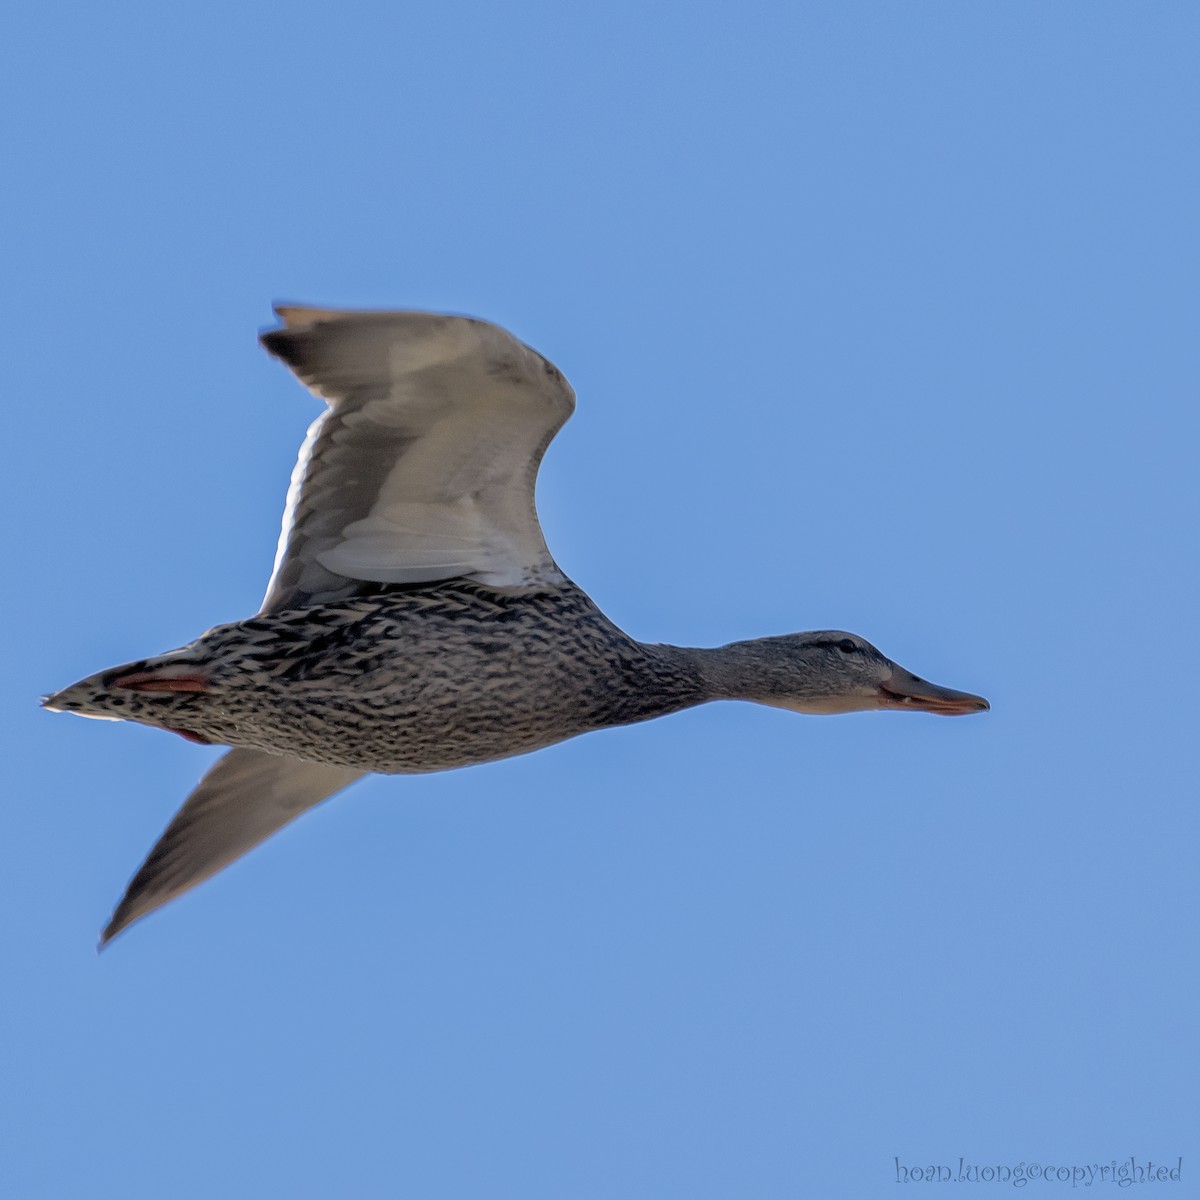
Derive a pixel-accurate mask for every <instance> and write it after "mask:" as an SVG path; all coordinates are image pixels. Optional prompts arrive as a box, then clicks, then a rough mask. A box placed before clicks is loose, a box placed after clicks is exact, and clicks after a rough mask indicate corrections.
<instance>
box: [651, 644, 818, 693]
mask: <svg viewBox="0 0 1200 1200" xmlns="http://www.w3.org/2000/svg"><path fill="white" fill-rule="evenodd" d="M645 649H646V650H647V651H649V652H650V653H651V654H652V656H653V659H654V660H656V661H657V662H658V663H661V664H662V666H663V667H664V668H666V669H667V670H668V671H669V672H670V674H671V675H672V676H673V677H674V678H676V679H678V680H679V681H680V682H681V684H682V688H681V692H682V694H684V695H687V696H688V697H690V698H689V699H688V700H687V701H685V703H684V704H681V705H679V707H685V706H687V705H690V704H704V703H706V702H707V701H709V700H756V701H758V702H759V703H762V704H773V703H775V702H776V701H777V697H778V696H780V695H782V694H787V693H789V692H791V691H792V690H794V688H795V686H796V679H795V674H794V672H793V671H785V670H784V669H782V668H781V666H780V664H779V662H778V659H777V658H775V657H773V656H772V655H771V654H770V653H769V651H768V649H767V647H766V643H765V640H764V639H759V640H755V641H749V642H731V643H730V644H729V645H728V646H715V647H712V648H705V647H702V646H670V645H658V646H646V647H645Z"/></svg>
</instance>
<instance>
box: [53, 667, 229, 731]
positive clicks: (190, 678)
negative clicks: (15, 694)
mask: <svg viewBox="0 0 1200 1200" xmlns="http://www.w3.org/2000/svg"><path fill="white" fill-rule="evenodd" d="M208 691H209V675H208V671H207V670H206V669H205V667H204V665H203V664H202V663H201V662H200V661H199V660H198V659H197V658H196V656H195V655H194V654H193V653H192V652H191V649H190V647H188V648H184V649H182V650H173V651H171V653H169V654H160V655H157V656H156V657H154V658H143V659H138V660H137V661H136V662H130V663H125V664H124V665H122V666H119V667H109V668H108V670H106V671H100V672H98V673H97V674H95V675H89V676H88V677H87V678H86V679H81V680H79V682H78V683H73V684H71V686H70V687H65V688H63V689H62V690H61V691H58V692H55V693H53V695H50V696H43V697H42V707H43V708H48V709H50V711H51V712H72V713H76V714H78V715H79V716H81V717H94V718H97V719H98V720H101V721H137V722H139V723H140V724H142V725H154V726H156V727H158V728H159V729H170V730H172V731H173V732H175V733H181V734H183V735H184V736H185V737H191V738H192V740H195V741H205V740H207V739H205V738H202V737H200V736H199V735H198V734H197V735H192V734H189V732H188V724H189V722H188V719H187V718H188V715H189V713H190V712H191V711H192V710H193V709H195V708H196V706H197V703H198V702H202V698H203V696H204V694H205V693H206V692H208Z"/></svg>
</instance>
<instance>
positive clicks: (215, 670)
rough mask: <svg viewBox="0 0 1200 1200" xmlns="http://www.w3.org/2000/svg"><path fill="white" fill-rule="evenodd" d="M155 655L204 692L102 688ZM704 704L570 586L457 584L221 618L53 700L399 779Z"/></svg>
mask: <svg viewBox="0 0 1200 1200" xmlns="http://www.w3.org/2000/svg"><path fill="white" fill-rule="evenodd" d="M156 663H157V664H160V665H161V667H162V668H163V669H164V670H165V671H166V672H167V673H168V674H169V673H170V672H178V671H193V670H203V671H205V672H206V673H207V675H208V679H209V686H208V688H207V690H206V691H204V692H170V691H135V690H114V689H113V688H112V687H111V686H109V684H108V681H109V680H111V679H113V678H114V677H116V678H119V677H121V676H123V675H128V674H131V673H133V672H137V671H143V670H145V669H146V668H147V666H149V667H151V668H152V669H153V666H154V664H156ZM707 698H709V697H708V691H707V689H706V686H705V682H704V680H703V679H702V677H701V675H700V672H699V670H698V669H697V667H696V665H695V664H694V663H692V662H691V661H690V660H689V659H688V657H687V655H686V653H684V652H681V651H679V650H678V649H677V648H676V647H669V646H649V645H644V644H642V643H641V642H637V641H635V640H634V639H633V638H631V637H629V636H628V635H627V634H625V633H623V632H622V631H621V630H620V629H618V628H617V627H616V626H615V625H614V624H613V623H612V622H611V621H609V620H608V618H607V617H605V616H604V614H603V613H602V612H601V611H600V610H599V609H598V608H597V607H596V606H595V605H594V604H593V603H592V601H591V600H590V599H589V598H588V597H587V596H586V595H585V594H584V593H583V592H582V591H580V589H579V588H577V587H575V586H574V585H573V584H570V583H567V584H564V585H562V586H560V587H558V588H554V589H551V590H546V591H540V592H526V593H511V592H510V593H507V594H506V593H503V592H498V591H495V590H492V589H489V588H486V587H484V586H482V585H479V584H471V583H465V582H457V583H448V584H440V585H437V586H432V587H393V588H387V587H384V588H379V589H376V590H374V591H373V593H372V594H369V595H366V596H360V597H356V598H353V599H349V600H344V601H340V602H336V603H328V604H318V605H315V606H313V607H311V608H305V609H289V610H285V611H283V612H279V613H267V614H263V615H261V616H258V617H253V618H251V619H250V620H247V621H237V622H234V623H232V624H229V625H219V626H217V627H216V628H215V629H211V630H209V631H208V632H207V633H206V634H204V636H203V637H201V638H199V639H197V640H196V641H195V642H193V643H192V644H191V645H190V646H187V647H184V648H183V649H181V650H179V651H175V652H173V653H172V654H170V655H167V656H159V657H158V658H156V659H153V660H147V661H144V662H135V663H128V664H126V665H125V666H123V667H117V668H114V669H112V670H109V671H105V672H104V673H103V674H101V675H98V676H93V677H92V679H91V680H90V681H84V682H83V683H81V684H77V685H76V686H75V687H74V688H73V689H71V694H70V695H69V696H67V695H64V696H63V697H62V698H61V699H60V701H59V705H58V706H59V707H61V708H62V709H64V710H65V711H74V712H82V713H85V714H87V715H92V716H102V715H103V716H114V717H120V718H122V719H126V720H132V721H138V722H141V723H142V724H146V725H155V726H158V727H160V728H165V729H171V730H175V731H183V732H186V733H189V734H191V735H193V736H197V737H199V738H202V739H203V740H205V741H209V742H219V743H222V744H227V745H236V746H242V747H245V748H248V749H253V750H264V751H267V752H268V753H271V754H289V755H293V756H295V757H297V758H303V759H307V760H309V761H313V762H322V763H329V764H333V765H337V766H346V767H357V768H360V769H361V770H364V771H376V772H380V773H383V774H393V773H408V772H420V771H444V770H448V769H450V768H452V767H463V766H468V765H471V764H474V763H483V762H490V761H492V760H493V759H498V758H506V757H508V756H510V755H514V754H525V753H528V752H529V751H531V750H539V749H541V748H542V747H543V746H549V745H551V744H553V743H554V742H558V741H562V740H563V739H564V738H569V737H573V736H574V735H576V734H579V733H584V732H586V731H587V730H591V729H602V728H605V727H607V726H612V725H625V724H628V723H630V722H632V721H642V720H646V719H647V718H649V717H655V716H660V715H662V714H663V713H668V712H672V711H674V710H676V709H679V708H683V707H685V706H687V705H690V704H697V703H699V702H701V701H702V700H704V699H707Z"/></svg>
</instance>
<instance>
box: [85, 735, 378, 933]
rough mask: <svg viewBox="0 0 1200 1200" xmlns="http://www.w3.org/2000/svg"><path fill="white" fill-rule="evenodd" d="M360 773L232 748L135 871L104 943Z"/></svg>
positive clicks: (360, 774)
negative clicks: (136, 871)
mask: <svg viewBox="0 0 1200 1200" xmlns="http://www.w3.org/2000/svg"><path fill="white" fill-rule="evenodd" d="M363 774H364V772H362V771H355V770H353V769H351V768H350V767H327V766H322V765H320V764H318V763H310V762H301V760H300V759H298V758H285V757H281V756H279V755H275V754H263V753H261V752H260V751H258V750H230V751H229V753H228V754H226V755H225V757H224V758H221V759H219V760H218V761H217V763H216V765H215V766H213V767H212V768H210V770H209V771H208V773H207V774H206V775H205V776H204V778H203V779H201V780H200V783H199V784H198V785H197V787H196V790H195V791H194V792H192V794H191V795H190V796H189V797H188V798H187V800H186V801H185V803H184V805H183V807H182V808H181V809H180V810H179V811H178V812H177V813H176V814H175V817H174V819H173V820H172V821H171V824H170V825H168V826H167V831H166V832H165V833H164V834H163V835H162V837H160V838H159V839H158V841H157V843H156V844H155V846H154V849H153V850H151V851H150V853H149V855H148V856H147V858H146V861H145V862H144V863H142V865H141V866H140V867H139V868H138V873H137V874H136V875H135V876H134V877H133V879H132V880H131V882H130V884H129V887H128V888H126V889H125V895H124V896H123V897H122V898H121V903H120V904H118V905H117V910H116V912H114V913H113V915H112V920H111V921H109V923H108V926H107V927H106V928H105V930H104V932H103V933H102V934H101V935H100V944H101V945H102V946H103V945H104V944H105V943H106V942H108V941H110V940H111V939H112V938H114V937H116V935H117V934H118V933H120V932H121V930H122V929H124V928H126V926H128V925H131V924H132V923H133V922H134V921H136V920H137V919H138V918H139V917H144V916H145V915H146V914H147V913H149V912H153V911H154V910H155V909H156V908H159V907H160V906H161V905H163V904H166V903H167V901H168V900H173V899H174V898H175V897H176V896H179V895H182V893H184V892H186V891H187V890H188V889H189V888H192V887H195V886H196V884H198V883H201V882H202V881H203V880H205V879H207V878H208V877H209V876H210V875H215V874H216V873H217V872H218V871H219V870H220V869H221V868H222V867H225V866H228V865H229V864H230V863H231V862H233V860H234V859H235V858H240V857H241V856H242V855H243V854H245V853H246V851H247V850H252V849H253V848H254V847H255V846H257V845H258V843H259V842H261V841H263V840H264V839H266V838H268V837H270V836H271V834H273V833H274V832H275V831H276V830H277V829H281V828H282V827H283V826H284V825H286V824H287V823H288V822H289V821H291V820H293V819H294V818H296V817H298V816H299V815H300V814H301V813H302V812H307V811H308V809H310V808H312V807H313V805H315V804H319V803H320V802H321V801H322V800H324V799H326V798H327V797H329V796H332V795H333V793H334V792H337V791H340V790H341V789H342V788H344V787H346V785H347V784H350V783H353V782H354V781H355V780H356V779H358V778H360V777H361V776H362V775H363Z"/></svg>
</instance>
